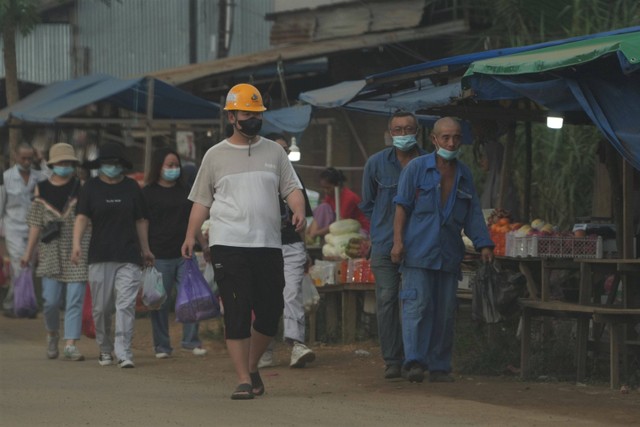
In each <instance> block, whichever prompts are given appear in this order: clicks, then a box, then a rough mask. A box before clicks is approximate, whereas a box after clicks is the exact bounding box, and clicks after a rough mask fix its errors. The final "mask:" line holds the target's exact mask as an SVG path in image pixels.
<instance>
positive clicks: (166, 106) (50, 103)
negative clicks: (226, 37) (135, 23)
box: [0, 74, 220, 126]
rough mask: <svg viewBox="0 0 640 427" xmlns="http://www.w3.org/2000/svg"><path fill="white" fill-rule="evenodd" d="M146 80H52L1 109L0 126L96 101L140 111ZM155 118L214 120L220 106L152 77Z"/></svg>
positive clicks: (51, 118) (42, 119)
mask: <svg viewBox="0 0 640 427" xmlns="http://www.w3.org/2000/svg"><path fill="white" fill-rule="evenodd" d="M148 79H149V78H147V77H141V78H136V79H127V80H123V79H119V78H116V77H112V76H109V75H105V74H93V75H90V76H84V77H80V78H77V79H72V80H66V81H62V82H57V83H52V84H50V85H48V86H46V87H44V88H42V89H40V90H38V91H36V92H34V93H32V94H31V95H29V96H27V97H26V98H24V99H22V100H20V101H19V102H17V103H16V104H14V105H12V106H10V107H7V108H5V109H3V110H2V111H0V126H2V125H4V124H5V123H6V122H7V120H8V119H9V118H11V117H13V118H15V119H18V120H21V121H24V122H31V123H51V124H53V123H55V122H56V120H57V119H59V118H61V117H63V116H65V115H67V114H69V113H73V112H75V111H77V110H79V109H81V108H83V107H86V106H89V105H91V104H94V103H98V102H108V103H111V104H114V105H116V106H118V107H120V108H124V109H126V110H129V111H133V112H136V113H139V114H146V112H147V92H148ZM153 91H154V92H153V118H154V119H176V120H186V119H212V120H213V119H215V118H218V117H219V116H220V106H219V105H218V104H216V103H214V102H210V101H207V100H204V99H202V98H198V97H197V96H194V95H191V94H190V93H188V92H185V91H183V90H181V89H178V88H176V87H174V86H171V85H169V84H167V83H164V82H163V81H161V80H157V79H154V90H153Z"/></svg>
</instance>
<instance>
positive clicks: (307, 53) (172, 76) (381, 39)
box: [146, 19, 468, 85]
mask: <svg viewBox="0 0 640 427" xmlns="http://www.w3.org/2000/svg"><path fill="white" fill-rule="evenodd" d="M467 30H468V25H467V24H466V23H465V21H464V20H463V19H459V20H457V21H450V22H446V23H442V24H436V25H430V26H428V27H418V28H410V29H406V30H398V31H387V32H384V33H370V34H364V35H360V36H353V37H344V38H337V39H330V40H323V41H319V42H314V43H302V44H296V45H291V46H286V47H278V48H274V49H269V50H265V51H261V52H256V53H252V54H248V55H237V56H234V57H230V58H224V59H219V60H214V61H208V62H202V63H200V64H193V65H187V66H182V67H177V68H172V69H166V70H160V71H156V72H153V73H147V74H146V75H147V76H152V77H155V78H158V79H161V80H163V81H165V82H167V83H170V84H173V85H181V84H185V83H188V82H191V81H194V80H198V79H202V78H205V77H212V76H216V75H220V74H224V73H229V72H231V71H236V70H242V69H247V68H253V67H259V66H262V65H265V64H269V63H276V62H278V59H280V58H282V60H283V61H293V60H300V59H308V58H316V57H320V56H325V55H328V54H331V53H336V52H344V51H349V50H359V49H367V48H372V47H378V46H381V45H387V44H396V43H402V42H407V41H411V40H421V39H426V38H430V37H437V36H442V35H446V34H454V33H461V32H464V31H467Z"/></svg>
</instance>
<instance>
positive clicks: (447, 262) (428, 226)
mask: <svg viewBox="0 0 640 427" xmlns="http://www.w3.org/2000/svg"><path fill="white" fill-rule="evenodd" d="M431 139H432V141H433V144H434V146H435V148H436V151H435V152H434V153H431V154H428V155H426V156H421V157H418V158H416V159H414V160H412V161H411V162H410V163H409V164H408V165H407V167H406V168H404V170H403V171H402V174H401V175H400V181H399V183H398V194H397V195H396V197H395V198H394V202H395V204H396V212H395V217H394V225H393V226H394V234H393V248H392V249H391V259H392V261H393V262H396V263H402V266H401V268H400V271H401V272H402V291H401V292H400V299H401V300H402V338H403V341H404V353H405V369H407V370H408V374H407V379H408V380H409V381H411V382H422V381H423V380H424V370H425V369H428V370H429V374H430V375H429V381H431V382H452V381H453V380H454V379H453V377H452V376H451V375H450V372H451V358H452V352H453V327H454V321H455V309H456V302H457V301H456V289H457V287H458V280H459V279H460V263H461V261H462V258H463V256H464V250H465V248H464V243H463V242H462V236H461V232H462V230H463V229H464V232H465V234H466V235H467V236H468V237H469V238H470V239H471V241H472V242H473V245H474V247H475V248H476V250H478V251H480V252H481V256H482V260H483V261H484V262H491V261H492V259H493V247H494V244H493V242H492V241H491V239H490V238H489V231H488V230H487V226H486V224H485V221H484V217H483V216H482V210H481V209H480V203H479V201H478V196H477V194H476V191H475V188H474V187H473V179H472V176H471V171H470V170H469V168H468V167H467V166H466V165H464V164H463V163H462V162H460V161H459V160H457V157H458V155H459V148H460V144H461V142H462V132H461V128H460V123H459V122H458V121H457V120H456V119H453V118H451V117H444V118H442V119H440V120H438V121H437V122H436V123H435V125H434V127H433V132H432V134H431Z"/></svg>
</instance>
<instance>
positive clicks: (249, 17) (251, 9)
mask: <svg viewBox="0 0 640 427" xmlns="http://www.w3.org/2000/svg"><path fill="white" fill-rule="evenodd" d="M271 12H273V1H272V0H271V1H252V0H235V1H234V11H233V35H232V36H231V49H230V51H229V56H235V55H243V54H246V53H252V52H259V51H261V50H265V49H269V47H271V46H270V44H269V33H270V32H271V25H272V23H271V22H268V21H267V20H265V16H266V15H267V14H268V13H271Z"/></svg>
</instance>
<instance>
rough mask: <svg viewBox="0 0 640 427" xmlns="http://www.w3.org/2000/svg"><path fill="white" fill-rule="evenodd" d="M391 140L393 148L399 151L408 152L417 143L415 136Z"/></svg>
mask: <svg viewBox="0 0 640 427" xmlns="http://www.w3.org/2000/svg"><path fill="white" fill-rule="evenodd" d="M392 138H393V146H394V147H396V148H397V149H398V150H400V151H409V150H411V149H412V148H413V147H415V145H416V144H417V143H418V141H416V136H415V135H397V136H392Z"/></svg>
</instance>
